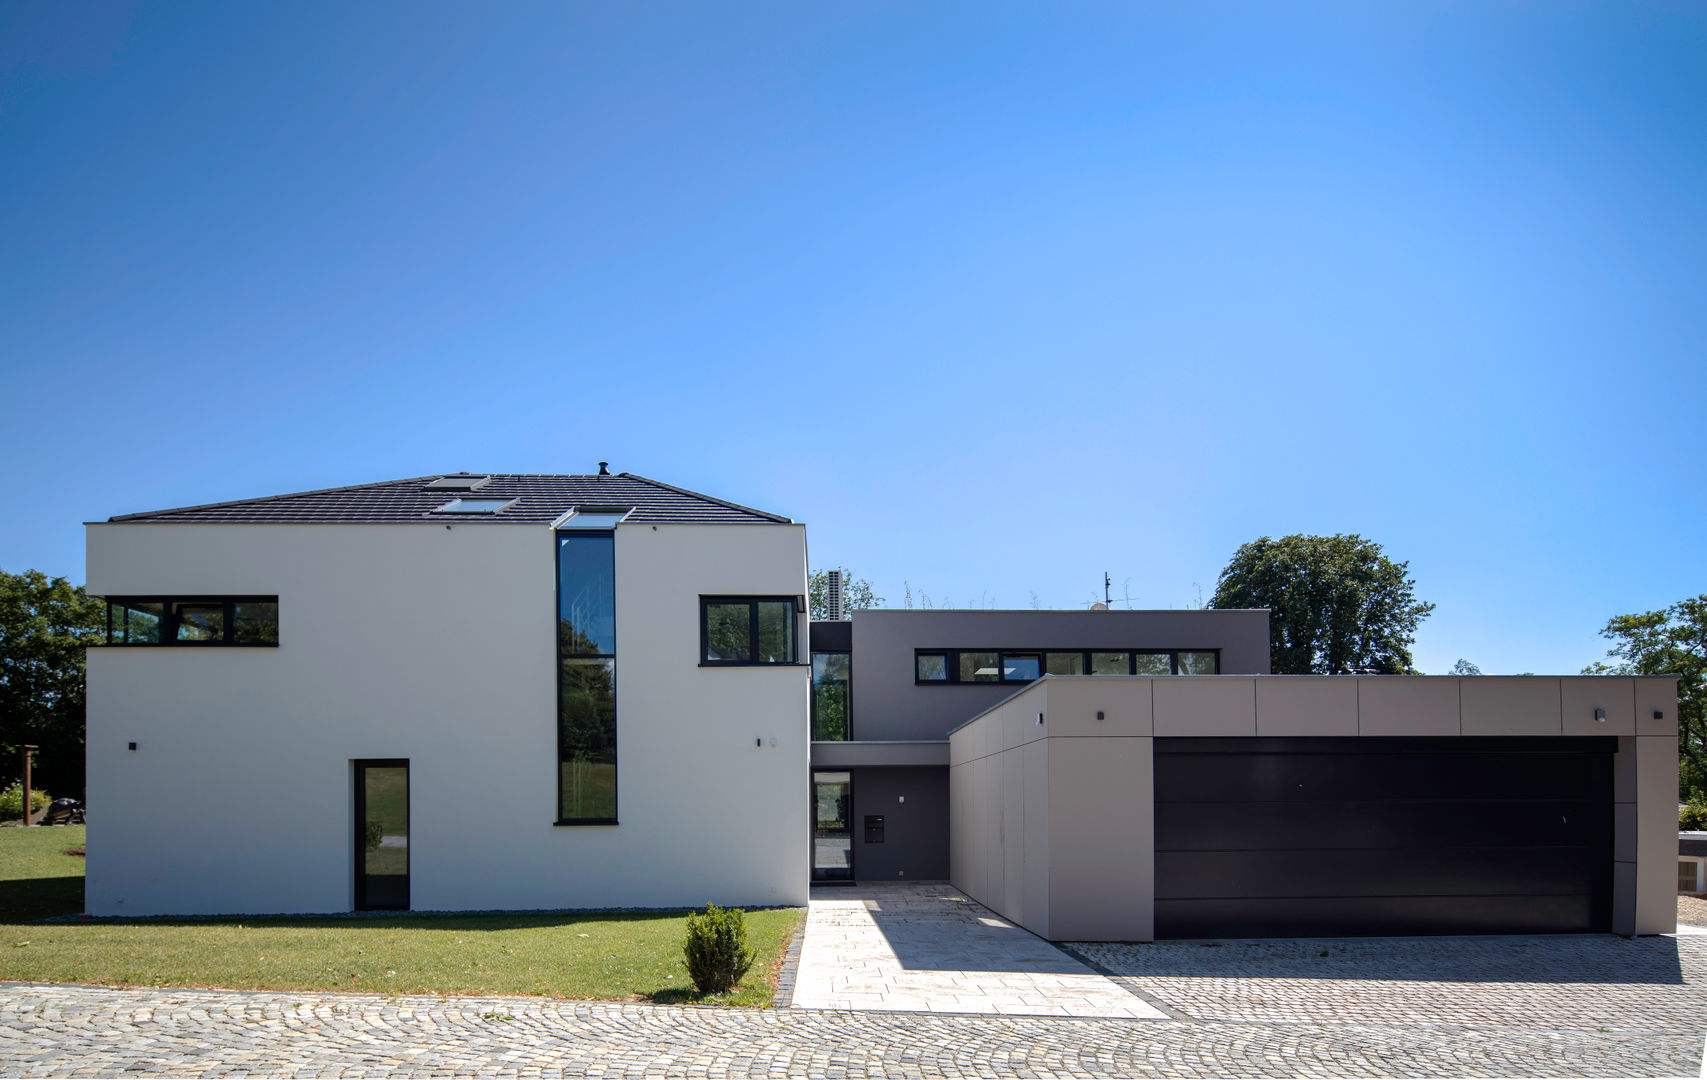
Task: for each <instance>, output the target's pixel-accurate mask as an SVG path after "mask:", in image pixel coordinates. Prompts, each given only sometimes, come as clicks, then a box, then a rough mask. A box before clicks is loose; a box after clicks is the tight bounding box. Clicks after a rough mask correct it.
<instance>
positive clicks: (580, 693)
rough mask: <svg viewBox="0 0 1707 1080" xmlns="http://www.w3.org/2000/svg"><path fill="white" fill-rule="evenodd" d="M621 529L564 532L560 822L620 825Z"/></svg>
mask: <svg viewBox="0 0 1707 1080" xmlns="http://www.w3.org/2000/svg"><path fill="white" fill-rule="evenodd" d="M615 552H616V535H615V534H614V533H612V532H605V531H602V530H601V531H592V530H587V531H574V532H560V533H558V534H557V668H558V671H557V761H558V767H557V821H558V824H560V825H614V824H615V823H616V554H615Z"/></svg>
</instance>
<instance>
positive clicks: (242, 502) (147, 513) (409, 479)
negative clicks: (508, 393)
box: [107, 473, 490, 522]
mask: <svg viewBox="0 0 1707 1080" xmlns="http://www.w3.org/2000/svg"><path fill="white" fill-rule="evenodd" d="M458 475H460V474H459V473H433V474H431V475H429V476H405V477H403V478H401V479H398V480H376V481H374V482H373V483H371V484H340V485H338V486H337V487H329V488H313V489H311V490H309V491H285V492H281V493H279V494H277V495H262V496H259V497H258V498H254V499H232V500H230V501H228V502H211V503H200V504H198V505H196V506H170V507H167V508H166V509H164V510H143V511H141V512H139V513H135V514H114V515H113V516H112V517H109V518H108V519H107V520H108V521H109V522H112V521H130V520H132V519H134V518H152V517H159V516H160V515H162V514H179V513H184V512H187V511H190V510H221V509H224V508H225V507H227V506H252V505H254V504H255V503H264V502H273V501H274V500H276V499H297V498H301V497H303V496H305V495H330V494H332V493H333V492H336V491H360V490H361V489H362V488H376V487H388V486H390V485H391V484H414V483H419V482H421V481H425V480H437V479H439V478H440V477H443V476H458ZM470 475H474V476H479V475H482V474H480V473H472V474H470ZM485 475H490V474H485Z"/></svg>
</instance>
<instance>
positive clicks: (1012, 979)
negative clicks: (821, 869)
mask: <svg viewBox="0 0 1707 1080" xmlns="http://www.w3.org/2000/svg"><path fill="white" fill-rule="evenodd" d="M793 1004H794V1007H795V1008H811V1009H881V1010H893V1011H902V1012H950V1013H998V1014H1001V1015H1004V1016H1084V1017H1126V1018H1128V1019H1137V1018H1151V1019H1154V1018H1159V1017H1163V1016H1165V1015H1167V1014H1166V1013H1163V1012H1161V1011H1160V1010H1158V1009H1157V1008H1155V1006H1153V1005H1151V1004H1149V1003H1148V1002H1146V1001H1144V1000H1143V999H1141V998H1140V997H1138V996H1137V995H1135V994H1132V993H1130V992H1129V991H1127V990H1126V989H1123V988H1122V987H1121V986H1119V985H1118V984H1116V983H1115V982H1114V981H1113V980H1112V979H1109V978H1106V977H1104V976H1102V975H1099V974H1097V973H1096V972H1095V971H1092V970H1091V969H1090V968H1089V967H1086V966H1085V965H1084V964H1083V963H1081V962H1080V961H1078V960H1076V959H1074V958H1073V957H1071V956H1069V955H1067V954H1066V953H1065V952H1062V951H1061V950H1060V949H1057V948H1056V947H1055V946H1053V945H1051V944H1049V943H1048V942H1047V941H1044V940H1043V939H1042V938H1040V937H1038V936H1037V935H1035V934H1033V933H1031V932H1030V931H1029V930H1025V929H1023V928H1022V927H1018V926H1015V925H1014V924H1013V923H1010V922H1008V921H1007V920H1006V919H1003V918H1001V917H1000V916H999V915H997V914H996V913H995V912H993V911H991V910H989V909H988V908H986V907H984V906H982V905H980V904H978V903H977V902H975V901H973V900H971V899H969V898H967V897H966V896H965V895H963V894H962V893H960V892H959V891H958V890H956V889H955V888H954V887H953V886H951V885H948V884H946V883H943V882H929V883H917V882H907V883H905V884H899V883H891V884H881V885H860V886H857V887H853V886H836V887H830V888H819V889H814V890H812V900H811V907H810V909H809V910H808V911H807V915H806V933H805V937H804V939H803V940H802V942H801V947H800V966H799V969H798V970H797V972H796V974H795V980H794V998H793Z"/></svg>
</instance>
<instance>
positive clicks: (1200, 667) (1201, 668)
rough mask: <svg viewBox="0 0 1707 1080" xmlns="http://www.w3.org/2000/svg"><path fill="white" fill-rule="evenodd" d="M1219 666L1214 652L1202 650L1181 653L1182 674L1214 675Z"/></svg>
mask: <svg viewBox="0 0 1707 1080" xmlns="http://www.w3.org/2000/svg"><path fill="white" fill-rule="evenodd" d="M1217 666H1218V665H1217V664H1216V662H1215V653H1213V652H1207V651H1201V650H1200V651H1198V652H1182V653H1180V654H1179V673H1180V674H1181V675H1214V674H1215V673H1216V668H1217Z"/></svg>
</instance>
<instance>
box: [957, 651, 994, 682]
mask: <svg viewBox="0 0 1707 1080" xmlns="http://www.w3.org/2000/svg"><path fill="white" fill-rule="evenodd" d="M1001 678H1002V658H1001V655H1000V654H999V653H993V652H963V653H961V654H960V681H961V682H1000V681H1001Z"/></svg>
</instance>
